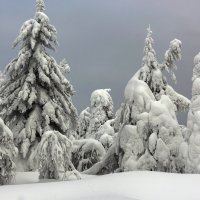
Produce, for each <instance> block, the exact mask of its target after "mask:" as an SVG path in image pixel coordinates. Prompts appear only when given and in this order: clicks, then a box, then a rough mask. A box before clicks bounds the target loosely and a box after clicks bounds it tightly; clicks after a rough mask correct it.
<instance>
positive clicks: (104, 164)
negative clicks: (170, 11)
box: [87, 28, 190, 174]
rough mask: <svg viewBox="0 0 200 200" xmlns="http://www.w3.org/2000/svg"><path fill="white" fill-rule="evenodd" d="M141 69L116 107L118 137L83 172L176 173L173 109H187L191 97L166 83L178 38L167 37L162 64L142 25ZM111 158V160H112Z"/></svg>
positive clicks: (176, 57) (178, 165) (177, 131)
mask: <svg viewBox="0 0 200 200" xmlns="http://www.w3.org/2000/svg"><path fill="white" fill-rule="evenodd" d="M147 31H148V32H147V37H146V39H145V47H144V58H143V64H142V67H141V69H139V70H138V72H137V73H136V74H135V75H134V76H133V78H132V79H131V80H130V81H129V82H128V84H127V86H126V88H125V92H124V93H125V94H124V95H125V102H124V103H123V104H122V105H121V108H120V109H119V110H118V111H117V116H116V119H115V125H114V127H115V130H116V131H118V135H117V139H116V140H115V142H114V144H113V145H112V147H111V148H109V150H108V152H107V154H106V156H105V157H104V159H103V160H102V161H101V162H99V163H97V164H96V165H94V166H93V167H92V168H91V169H89V170H88V171H87V173H93V174H104V173H110V172H114V171H130V170H156V171H168V172H179V171H181V169H180V168H181V167H182V162H181V161H180V160H179V158H178V155H179V147H180V144H181V143H182V142H183V137H182V133H181V129H180V126H179V124H178V121H177V119H176V114H175V112H176V111H177V110H179V111H182V110H186V109H188V108H189V104H190V101H189V100H188V99H187V98H186V97H184V96H182V95H180V94H178V93H176V92H175V91H174V90H173V88H172V87H170V86H169V85H168V84H167V81H166V78H165V77H164V76H163V70H168V71H171V74H172V77H173V79H175V75H174V73H173V70H174V69H175V68H176V67H175V61H176V60H179V59H180V58H181V42H180V41H179V40H177V39H175V40H173V41H172V42H170V47H169V49H168V50H167V51H166V53H165V59H164V62H163V63H162V64H160V63H159V62H158V61H157V58H156V53H155V50H154V49H153V39H152V36H151V35H152V32H151V30H150V28H148V29H147ZM111 161H112V162H111Z"/></svg>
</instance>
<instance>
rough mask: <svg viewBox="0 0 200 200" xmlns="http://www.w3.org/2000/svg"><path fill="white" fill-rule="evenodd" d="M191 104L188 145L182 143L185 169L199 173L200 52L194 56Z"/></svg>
mask: <svg viewBox="0 0 200 200" xmlns="http://www.w3.org/2000/svg"><path fill="white" fill-rule="evenodd" d="M194 65H195V66H194V69H193V86H192V99H191V106H190V110H189V113H188V121H187V128H188V141H187V138H186V142H188V146H187V145H185V144H183V145H184V147H185V148H182V150H183V152H184V151H188V155H187V157H186V158H187V162H186V171H187V172H189V173H200V53H198V54H197V55H196V56H195V58H194ZM182 154H183V155H184V153H182Z"/></svg>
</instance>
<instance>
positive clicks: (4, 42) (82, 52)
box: [0, 0, 200, 123]
mask: <svg viewBox="0 0 200 200" xmlns="http://www.w3.org/2000/svg"><path fill="white" fill-rule="evenodd" d="M199 8H200V1H199V0H190V1H189V0H168V1H167V0H46V13H47V15H48V16H49V18H50V20H51V24H53V25H55V27H56V28H57V31H58V40H59V43H60V45H59V47H58V49H57V51H56V52H55V53H54V52H52V55H53V56H54V57H55V58H56V59H57V61H58V62H59V61H60V60H61V59H63V58H66V59H67V61H68V63H69V65H70V67H71V73H70V76H69V78H70V80H71V83H72V84H73V86H74V88H75V90H76V91H77V92H76V94H75V96H74V97H73V102H74V104H75V106H76V107H77V109H78V111H79V112H80V111H81V110H82V109H84V108H85V107H87V106H88V105H89V99H90V94H91V92H92V91H93V90H95V89H101V88H111V89H112V92H111V95H112V97H113V100H114V105H115V109H117V108H118V107H119V106H120V104H121V103H122V102H123V98H124V97H123V91H124V88H125V86H126V83H127V82H128V80H129V79H130V78H131V77H132V76H133V75H134V73H135V72H136V71H137V69H138V68H139V67H140V66H141V62H142V57H143V46H144V38H145V37H146V28H147V27H148V25H149V24H151V28H152V31H153V38H154V41H155V44H154V48H155V50H156V52H157V57H158V59H159V61H160V62H162V60H163V57H164V53H165V51H166V50H167V48H168V46H169V42H170V41H171V40H172V39H174V38H177V39H180V40H181V41H182V43H183V50H182V53H183V57H182V60H181V61H180V62H178V63H177V66H178V71H177V72H176V75H177V81H178V82H177V84H176V85H172V86H173V87H174V88H175V89H176V91H178V92H179V93H181V94H183V95H185V96H187V97H188V98H190V97H191V87H192V81H191V77H192V70H193V58H194V56H195V55H196V54H197V53H198V52H199V51H200V26H199V23H198V22H199V19H200V11H199ZM34 13H35V1H34V0H0V66H1V69H4V67H5V66H6V65H7V64H8V63H9V61H10V60H11V59H13V58H14V57H16V55H17V52H18V50H19V49H18V48H16V49H15V50H13V49H12V48H11V47H12V43H13V41H14V39H15V38H16V36H17V34H18V32H19V29H20V27H21V25H22V23H23V22H24V21H25V20H27V19H30V18H32V17H33V16H34ZM186 117H187V114H181V115H180V116H179V120H180V121H181V123H185V122H186Z"/></svg>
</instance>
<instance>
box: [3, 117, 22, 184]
mask: <svg viewBox="0 0 200 200" xmlns="http://www.w3.org/2000/svg"><path fill="white" fill-rule="evenodd" d="M17 153H18V150H17V148H16V147H15V145H14V141H13V134H12V132H11V130H10V129H9V128H8V127H7V126H6V125H5V124H4V122H3V120H2V119H0V185H5V184H9V183H11V182H12V180H13V178H14V177H15V171H16V165H15V162H14V160H15V159H16V157H17Z"/></svg>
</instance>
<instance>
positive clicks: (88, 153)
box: [72, 139, 105, 171]
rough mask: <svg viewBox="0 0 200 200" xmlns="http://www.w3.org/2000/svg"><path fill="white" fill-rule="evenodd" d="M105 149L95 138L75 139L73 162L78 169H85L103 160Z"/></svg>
mask: <svg viewBox="0 0 200 200" xmlns="http://www.w3.org/2000/svg"><path fill="white" fill-rule="evenodd" d="M104 155H105V149H104V147H103V146H102V144H101V143H100V142H99V141H97V140H95V139H82V140H74V141H73V150H72V162H73V164H74V166H75V167H76V169H77V170H78V171H84V170H87V169H89V168H90V167H92V166H93V165H94V164H95V163H97V162H99V161H101V160H102V158H103V156H104Z"/></svg>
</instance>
